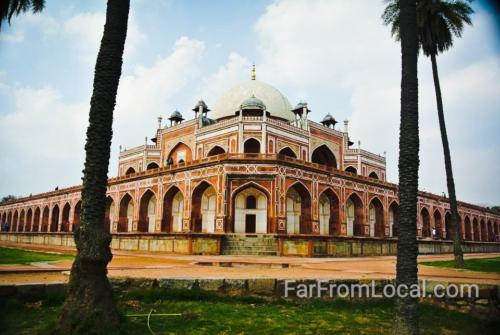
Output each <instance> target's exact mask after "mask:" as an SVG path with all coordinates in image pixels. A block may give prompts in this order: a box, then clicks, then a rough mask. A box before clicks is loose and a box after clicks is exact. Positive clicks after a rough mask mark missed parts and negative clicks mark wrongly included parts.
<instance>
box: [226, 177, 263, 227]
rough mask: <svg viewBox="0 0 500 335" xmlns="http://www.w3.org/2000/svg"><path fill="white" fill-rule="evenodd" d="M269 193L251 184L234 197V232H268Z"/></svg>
mask: <svg viewBox="0 0 500 335" xmlns="http://www.w3.org/2000/svg"><path fill="white" fill-rule="evenodd" d="M267 200H268V199H267V195H266V194H265V193H264V192H263V191H261V190H259V189H257V188H256V187H253V186H249V187H246V188H244V189H242V190H240V191H238V192H237V193H236V195H235V197H234V201H233V204H234V232H235V233H259V234H265V233H267V216H268V215H267Z"/></svg>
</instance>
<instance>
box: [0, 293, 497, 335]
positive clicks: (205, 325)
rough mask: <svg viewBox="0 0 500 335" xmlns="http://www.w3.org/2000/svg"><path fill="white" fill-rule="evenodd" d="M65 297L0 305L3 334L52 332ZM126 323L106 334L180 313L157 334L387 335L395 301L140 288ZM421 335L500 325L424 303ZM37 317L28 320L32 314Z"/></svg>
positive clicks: (485, 330)
mask: <svg viewBox="0 0 500 335" xmlns="http://www.w3.org/2000/svg"><path fill="white" fill-rule="evenodd" d="M61 302H62V297H56V298H54V297H52V298H51V299H47V300H44V301H42V302H37V303H31V304H27V303H24V304H23V303H19V302H15V301H7V302H3V303H2V302H0V315H1V316H2V317H1V318H0V333H1V334H5V335H7V334H49V333H52V331H53V329H54V325H55V323H56V320H57V316H58V312H59V309H60V305H61ZM118 303H119V307H120V310H121V311H122V313H123V314H124V320H123V323H122V325H121V327H120V329H114V331H110V330H109V329H108V330H106V331H104V333H106V334H113V333H116V334H148V333H149V332H148V329H147V323H146V317H130V316H126V315H130V314H148V313H149V312H150V310H151V309H154V310H155V313H181V314H182V316H167V317H159V316H156V317H155V316H153V317H152V318H151V321H150V327H151V329H152V330H153V331H154V332H155V333H156V334H270V335H271V334H272V335H275V334H331V333H336V334H386V333H390V331H391V326H392V324H393V301H391V300H375V301H373V300H372V301H370V302H349V301H345V300H334V301H333V300H332V301H324V300H322V301H319V300H315V301H284V300H280V299H278V300H276V299H275V300H270V299H264V298H256V297H242V298H232V297H228V296H219V295H215V294H212V293H207V292H203V291H197V290H192V291H188V290H175V291H174V290H168V291H167V290H162V289H155V290H154V291H153V290H150V289H146V288H144V289H141V290H135V291H133V292H128V293H122V294H118ZM420 313H421V319H420V324H421V333H422V334H497V330H498V327H499V326H500V322H493V321H484V320H479V319H477V318H474V317H472V316H470V315H467V314H462V313H459V312H453V311H448V310H445V309H442V308H439V307H435V306H431V305H427V304H421V308H420ZM30 315H31V316H36V317H29V316H30Z"/></svg>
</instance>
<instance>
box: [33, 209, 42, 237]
mask: <svg viewBox="0 0 500 335" xmlns="http://www.w3.org/2000/svg"><path fill="white" fill-rule="evenodd" d="M41 214H42V210H41V209H40V207H37V208H35V215H34V216H33V228H32V229H31V231H33V232H39V231H41V222H40V221H41Z"/></svg>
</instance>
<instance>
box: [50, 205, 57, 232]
mask: <svg viewBox="0 0 500 335" xmlns="http://www.w3.org/2000/svg"><path fill="white" fill-rule="evenodd" d="M58 224H59V205H57V204H56V205H54V207H52V220H51V222H50V231H51V232H57V228H58V227H57V225H58Z"/></svg>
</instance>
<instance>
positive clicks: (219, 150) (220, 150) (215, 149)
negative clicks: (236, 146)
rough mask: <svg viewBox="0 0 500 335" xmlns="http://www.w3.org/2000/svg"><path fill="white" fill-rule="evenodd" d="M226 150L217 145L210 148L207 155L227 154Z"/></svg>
mask: <svg viewBox="0 0 500 335" xmlns="http://www.w3.org/2000/svg"><path fill="white" fill-rule="evenodd" d="M225 153H226V150H224V149H223V148H222V147H220V146H218V145H215V146H213V147H212V149H210V151H209V152H208V153H207V157H209V156H217V155H222V154H225Z"/></svg>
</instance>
